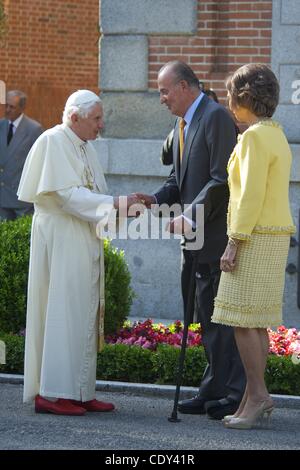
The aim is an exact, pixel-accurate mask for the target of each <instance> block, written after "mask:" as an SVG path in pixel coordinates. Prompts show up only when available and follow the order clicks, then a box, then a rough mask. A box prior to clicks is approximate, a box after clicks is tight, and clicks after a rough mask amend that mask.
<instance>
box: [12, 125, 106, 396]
mask: <svg viewBox="0 0 300 470" xmlns="http://www.w3.org/2000/svg"><path fill="white" fill-rule="evenodd" d="M106 192H107V187H106V183H105V178H104V175H103V170H102V168H101V165H100V162H99V160H98V157H97V154H96V151H95V150H94V147H93V145H92V144H91V143H90V142H84V141H83V140H81V139H80V138H79V137H78V136H77V135H76V134H75V133H74V132H73V131H72V130H71V129H70V128H69V127H68V126H66V125H64V124H62V125H58V126H55V127H54V128H52V129H49V130H47V131H46V132H44V133H43V134H42V135H41V136H40V137H39V138H38V140H37V141H36V142H35V144H34V145H33V147H32V149H31V151H30V152H29V154H28V157H27V160H26V162H25V165H24V169H23V173H22V177H21V181H20V185H19V189H18V196H19V199H21V200H22V201H27V202H33V203H34V207H35V213H34V216H33V221H32V231H31V250H30V266H29V279H28V304H27V321H26V343H25V370H24V396H23V399H24V401H25V402H26V401H31V400H32V399H33V398H34V397H35V395H37V394H38V393H39V394H41V395H42V396H44V397H57V398H70V399H74V400H82V401H88V400H91V399H93V398H94V397H95V380H96V361H97V339H98V328H97V323H98V318H97V313H98V310H99V299H100V281H101V279H102V280H103V276H102V273H101V272H100V271H101V269H100V266H101V264H102V266H103V247H102V241H100V240H99V239H98V238H97V237H96V230H95V224H96V223H99V221H100V223H103V224H105V223H106V222H107V218H108V215H109V214H110V212H111V211H112V209H113V197H112V196H108V195H106ZM103 275H104V273H103ZM102 284H103V283H102Z"/></svg>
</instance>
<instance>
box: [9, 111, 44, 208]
mask: <svg viewBox="0 0 300 470" xmlns="http://www.w3.org/2000/svg"><path fill="white" fill-rule="evenodd" d="M8 127H9V121H8V120H7V119H0V207H3V208H7V209H23V208H26V207H28V206H29V204H27V203H26V202H23V201H19V200H18V197H17V194H16V193H17V189H18V186H19V181H20V178H21V174H22V170H23V166H24V163H25V160H26V157H27V154H28V152H29V150H30V149H31V147H32V145H33V144H34V142H35V141H36V139H37V138H38V136H39V135H40V134H41V133H42V132H43V129H42V127H41V125H40V124H39V123H38V122H37V121H34V120H33V119H30V118H28V117H27V116H25V115H24V116H23V118H22V120H21V122H20V124H19V125H18V127H17V129H16V132H15V134H14V136H13V138H12V140H11V142H10V144H9V145H8V146H7V133H8Z"/></svg>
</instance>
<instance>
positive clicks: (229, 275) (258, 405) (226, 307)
mask: <svg viewBox="0 0 300 470" xmlns="http://www.w3.org/2000/svg"><path fill="white" fill-rule="evenodd" d="M226 86H227V90H228V98H229V107H230V109H231V110H232V111H233V113H234V114H235V116H236V118H237V120H238V121H240V122H244V123H246V124H247V125H248V126H249V128H248V129H247V130H246V131H245V132H244V134H243V135H241V136H239V139H238V143H237V145H236V147H235V148H234V150H233V153H232V155H231V157H230V160H229V162H228V175H229V178H228V182H229V189H230V201H229V206H228V237H229V239H228V245H227V247H226V250H225V252H224V254H223V256H222V258H221V269H222V271H223V272H222V275H221V281H220V285H219V289H218V294H217V297H216V299H215V309H214V314H213V317H212V321H213V322H216V323H222V324H224V325H230V326H233V327H234V331H235V339H236V343H237V347H238V349H239V353H240V356H241V359H242V362H243V365H244V368H245V372H246V376H247V386H246V390H245V394H244V397H243V400H242V402H241V404H240V407H239V409H238V410H237V412H236V413H235V415H232V416H226V417H225V418H224V420H223V421H224V424H225V426H226V427H230V428H236V429H249V428H252V427H253V426H254V425H255V424H256V422H257V420H258V419H259V418H262V417H263V416H264V414H267V416H269V415H270V414H271V412H272V410H273V407H274V405H273V402H272V399H271V397H270V395H269V393H268V390H267V388H266V384H265V380H264V372H265V368H266V361H267V355H268V351H269V338H268V332H267V328H268V327H270V326H278V325H280V324H281V323H282V296H283V289H284V277H285V266H286V260H287V255H288V250H289V242H290V235H291V233H294V232H295V227H294V225H293V220H292V217H291V212H290V207H289V176H290V168H291V159H292V158H291V152H290V148H289V145H288V142H287V140H286V137H285V135H284V133H283V130H282V128H281V126H280V125H279V124H278V123H277V122H275V121H273V120H272V119H271V117H272V115H273V113H274V111H275V109H276V106H277V104H278V99H279V84H278V81H277V79H276V77H275V75H274V74H273V72H272V71H271V70H270V69H269V68H268V67H267V66H265V65H261V64H247V65H244V66H243V67H240V68H239V69H238V70H237V71H236V72H235V73H234V74H233V75H232V76H231V77H230V78H229V79H228V81H227V83H226Z"/></svg>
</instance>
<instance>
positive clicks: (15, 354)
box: [0, 332, 25, 374]
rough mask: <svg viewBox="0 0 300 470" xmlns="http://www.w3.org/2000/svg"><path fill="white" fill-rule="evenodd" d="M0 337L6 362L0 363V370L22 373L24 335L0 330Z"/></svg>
mask: <svg viewBox="0 0 300 470" xmlns="http://www.w3.org/2000/svg"><path fill="white" fill-rule="evenodd" d="M0 339H1V340H2V341H4V343H5V349H6V351H5V352H6V364H0V372H7V373H11V374H23V371H24V348H25V337H24V336H19V335H12V334H9V333H3V332H1V333H0Z"/></svg>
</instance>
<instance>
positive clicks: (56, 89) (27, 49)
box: [0, 0, 99, 128]
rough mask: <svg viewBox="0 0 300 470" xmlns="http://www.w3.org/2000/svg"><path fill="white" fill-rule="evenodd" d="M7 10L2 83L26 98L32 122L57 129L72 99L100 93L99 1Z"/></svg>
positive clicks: (14, 0) (21, 4)
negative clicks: (88, 92)
mask: <svg viewBox="0 0 300 470" xmlns="http://www.w3.org/2000/svg"><path fill="white" fill-rule="evenodd" d="M4 6H5V11H6V14H7V18H8V34H7V37H6V41H5V44H4V45H2V46H1V48H0V79H1V80H3V81H5V82H6V85H7V89H20V90H23V91H25V92H26V93H27V94H28V106H27V110H26V112H27V114H28V115H29V116H31V117H33V118H35V119H37V120H38V121H40V122H42V124H43V125H44V127H45V128H47V127H50V126H53V125H54V124H57V123H58V122H60V121H61V115H62V109H63V106H64V103H65V101H66V98H67V96H68V95H69V94H70V93H72V92H73V91H75V90H76V89H78V88H89V89H92V90H93V91H95V92H97V91H98V76H99V66H98V55H99V50H98V38H99V32H98V31H99V29H98V22H99V0H66V1H62V0H4Z"/></svg>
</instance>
